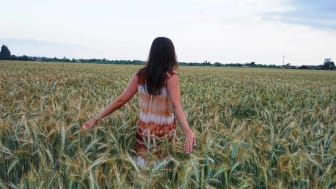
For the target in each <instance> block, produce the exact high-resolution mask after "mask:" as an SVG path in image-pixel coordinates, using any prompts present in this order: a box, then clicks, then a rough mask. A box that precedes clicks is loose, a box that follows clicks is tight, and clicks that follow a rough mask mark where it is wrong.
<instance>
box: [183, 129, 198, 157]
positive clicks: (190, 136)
mask: <svg viewBox="0 0 336 189" xmlns="http://www.w3.org/2000/svg"><path fill="white" fill-rule="evenodd" d="M194 146H196V139H195V135H194V133H193V132H192V131H190V132H189V133H187V134H186V138H185V141H184V152H185V153H191V152H192V150H193V147H194Z"/></svg>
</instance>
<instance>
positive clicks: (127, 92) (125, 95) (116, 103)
mask: <svg viewBox="0 0 336 189" xmlns="http://www.w3.org/2000/svg"><path fill="white" fill-rule="evenodd" d="M137 87H138V76H137V75H136V74H134V75H133V76H132V79H131V81H130V82H129V83H128V85H127V87H126V88H125V89H124V91H123V92H122V93H121V94H120V95H119V96H118V97H117V98H116V99H115V100H113V101H112V102H111V103H110V104H109V105H107V106H106V107H105V108H104V109H103V110H102V111H101V112H100V113H99V114H97V115H96V116H94V117H93V118H92V119H91V120H89V121H87V122H86V123H84V125H83V126H82V127H83V128H90V127H92V126H93V125H94V124H95V123H96V122H97V121H98V120H100V119H102V118H104V117H106V116H107V115H109V114H110V113H112V112H114V111H115V110H116V109H118V108H120V107H121V106H123V105H124V104H125V103H126V102H128V101H129V100H130V99H131V98H132V97H133V96H134V95H135V93H136V92H137Z"/></svg>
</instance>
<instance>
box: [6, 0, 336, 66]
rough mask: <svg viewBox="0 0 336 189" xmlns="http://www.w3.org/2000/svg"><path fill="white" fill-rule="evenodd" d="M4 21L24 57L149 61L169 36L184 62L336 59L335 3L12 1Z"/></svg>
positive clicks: (305, 0) (310, 0) (326, 0)
mask: <svg viewBox="0 0 336 189" xmlns="http://www.w3.org/2000/svg"><path fill="white" fill-rule="evenodd" d="M0 23H1V25H0V45H1V43H4V44H6V45H7V46H8V47H9V48H10V50H11V52H12V53H13V54H16V55H23V54H26V55H31V56H49V57H54V56H56V57H64V56H65V57H68V58H93V57H95V58H108V59H140V60H146V59H147V56H148V51H149V47H150V44H151V42H152V40H153V39H154V38H155V37H157V36H167V37H169V38H171V39H172V40H173V42H174V44H175V47H176V51H177V55H178V59H179V61H184V62H195V61H196V62H203V61H205V60H207V61H211V62H216V61H218V62H222V63H236V62H240V63H245V62H251V61H255V62H256V63H257V64H277V65H280V64H282V57H283V56H285V63H291V64H292V65H318V64H322V63H323V60H324V58H332V59H333V60H335V59H336V46H335V44H336V1H334V0H321V1H316V0H315V1H313V0H235V1H228V0H184V1H181V0H180V1H179V0H170V1H160V0H123V1H115V0H97V1H89V0H81V1H79V0H72V1H66V0H58V1H53V0H31V1H19V0H11V1H6V2H3V3H2V7H1V12H0Z"/></svg>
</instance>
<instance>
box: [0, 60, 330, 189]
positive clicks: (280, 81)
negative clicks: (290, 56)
mask: <svg viewBox="0 0 336 189" xmlns="http://www.w3.org/2000/svg"><path fill="white" fill-rule="evenodd" d="M138 68H139V66H124V65H98V64H97V65H96V64H62V63H36V62H35V63H33V62H5V61H0V188H133V186H139V187H140V188H153V187H158V188H333V187H336V72H335V71H303V70H287V69H286V70H281V69H274V70H273V69H249V68H215V67H180V68H179V70H178V72H179V77H180V87H181V95H182V103H183V107H184V110H185V113H186V114H187V119H188V122H189V124H190V126H191V127H192V129H193V130H194V131H195V134H196V137H197V143H198V144H197V147H196V148H195V150H194V152H193V153H192V154H191V155H186V154H184V153H183V139H184V138H183V134H182V133H181V130H180V129H179V130H178V135H177V139H176V142H175V143H174V144H172V145H171V148H172V149H171V150H170V151H171V155H170V156H168V157H167V158H166V160H165V161H163V162H160V164H159V166H158V167H156V168H154V169H151V168H149V169H148V170H141V169H139V168H138V167H136V166H135V164H134V161H133V160H132V148H133V144H134V136H135V125H136V120H137V114H138V104H137V99H136V98H134V99H132V100H131V101H130V102H129V103H128V104H126V105H125V106H124V107H122V108H121V109H119V110H117V111H116V112H115V113H114V114H112V115H110V116H108V117H107V118H105V119H103V120H102V121H100V122H99V123H98V124H97V125H96V126H95V127H94V128H92V129H89V130H85V131H83V130H81V129H80V126H81V124H83V122H85V121H86V120H87V119H88V118H90V117H91V116H93V115H95V114H96V113H98V112H99V111H100V110H101V109H102V108H103V107H104V106H105V105H107V104H108V103H109V102H110V101H111V100H112V99H113V98H115V97H117V95H119V94H120V93H121V91H122V90H123V89H124V88H125V87H126V85H127V83H128V80H129V79H130V77H131V76H132V74H133V73H134V72H135V71H136V70H137V69H138Z"/></svg>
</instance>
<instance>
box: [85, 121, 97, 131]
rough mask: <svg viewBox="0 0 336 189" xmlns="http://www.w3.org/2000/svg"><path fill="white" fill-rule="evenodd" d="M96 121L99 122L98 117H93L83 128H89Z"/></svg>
mask: <svg viewBox="0 0 336 189" xmlns="http://www.w3.org/2000/svg"><path fill="white" fill-rule="evenodd" d="M96 122H97V120H96V119H91V120H89V121H87V122H85V123H84V125H83V126H82V128H83V129H88V128H90V127H92V126H93V125H94V124H95V123H96Z"/></svg>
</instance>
